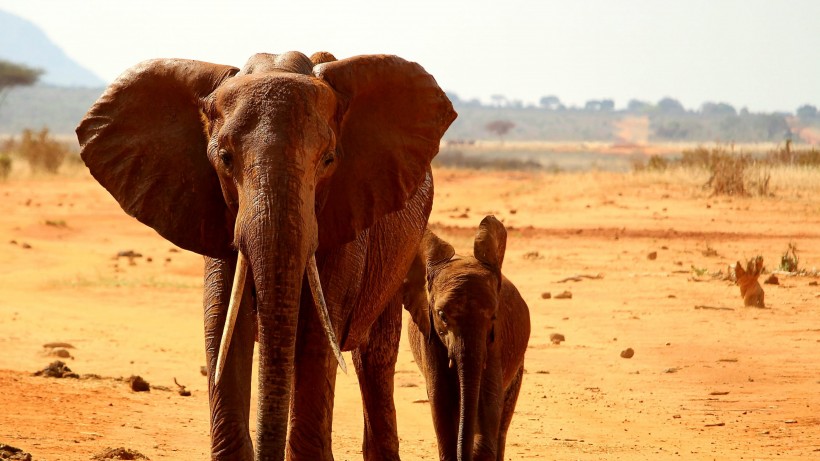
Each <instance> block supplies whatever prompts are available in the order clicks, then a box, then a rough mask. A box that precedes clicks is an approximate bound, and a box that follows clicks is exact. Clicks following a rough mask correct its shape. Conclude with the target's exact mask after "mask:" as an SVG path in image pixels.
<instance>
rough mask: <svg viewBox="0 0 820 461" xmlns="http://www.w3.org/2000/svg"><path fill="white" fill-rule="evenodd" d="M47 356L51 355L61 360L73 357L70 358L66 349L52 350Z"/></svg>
mask: <svg viewBox="0 0 820 461" xmlns="http://www.w3.org/2000/svg"><path fill="white" fill-rule="evenodd" d="M48 355H53V356H55V357H60V358H61V359H70V358H73V357H71V353H70V352H68V351H67V350H66V349H52V350H51V352H49V353H48Z"/></svg>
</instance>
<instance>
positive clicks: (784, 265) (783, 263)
mask: <svg viewBox="0 0 820 461" xmlns="http://www.w3.org/2000/svg"><path fill="white" fill-rule="evenodd" d="M799 262H800V258H798V257H797V245H796V244H795V243H793V242H789V246H788V248H786V252H785V253H783V255H782V256H781V257H780V266H779V267H778V269H779V270H782V271H786V272H797V271H798V270H799V267H798V263H799Z"/></svg>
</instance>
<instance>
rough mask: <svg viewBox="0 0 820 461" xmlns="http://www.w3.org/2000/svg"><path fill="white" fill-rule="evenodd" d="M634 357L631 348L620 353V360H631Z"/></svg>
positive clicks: (633, 351)
mask: <svg viewBox="0 0 820 461" xmlns="http://www.w3.org/2000/svg"><path fill="white" fill-rule="evenodd" d="M634 355H635V350H634V349H632V348H631V347H627V348H626V349H624V350H622V351H621V358H624V359H631V358H632V356H634Z"/></svg>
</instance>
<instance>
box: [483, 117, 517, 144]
mask: <svg viewBox="0 0 820 461" xmlns="http://www.w3.org/2000/svg"><path fill="white" fill-rule="evenodd" d="M514 127H515V123H513V122H511V121H509V120H493V121H492V122H490V123H488V124H486V125H484V129H485V130H487V131H489V132H490V133H493V134H495V135H497V136H498V138H499V139H500V140H501V142H502V143H503V142H504V135H505V134H507V133H509V132H510V130H512V129H513V128H514Z"/></svg>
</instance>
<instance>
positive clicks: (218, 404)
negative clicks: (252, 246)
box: [204, 257, 256, 460]
mask: <svg viewBox="0 0 820 461" xmlns="http://www.w3.org/2000/svg"><path fill="white" fill-rule="evenodd" d="M235 269H236V259H235V258H234V259H233V260H223V259H213V258H207V257H206V258H205V295H204V306H205V355H206V359H207V363H208V401H209V403H210V407H211V458H212V459H214V460H253V445H252V443H251V438H250V433H249V430H248V421H249V413H250V399H251V370H252V366H253V363H252V361H253V343H254V334H255V332H256V323H255V315H254V313H253V296H252V294H251V291H252V290H251V289H250V287H249V286H246V288H245V292H244V296H243V298H242V302H241V305H240V307H239V314H238V316H237V321H236V328H235V330H234V333H233V336H232V338H231V347H230V349H229V350H228V356H227V358H226V361H225V369H224V373H223V375H222V377H221V378H220V381H219V385H218V386H215V385H214V370H216V359H217V354H218V352H219V343H220V340H221V338H222V331H223V328H224V325H225V317H226V315H227V310H228V301H229V298H230V295H231V284H232V283H233V273H234V270H235ZM249 279H250V278H249Z"/></svg>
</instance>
